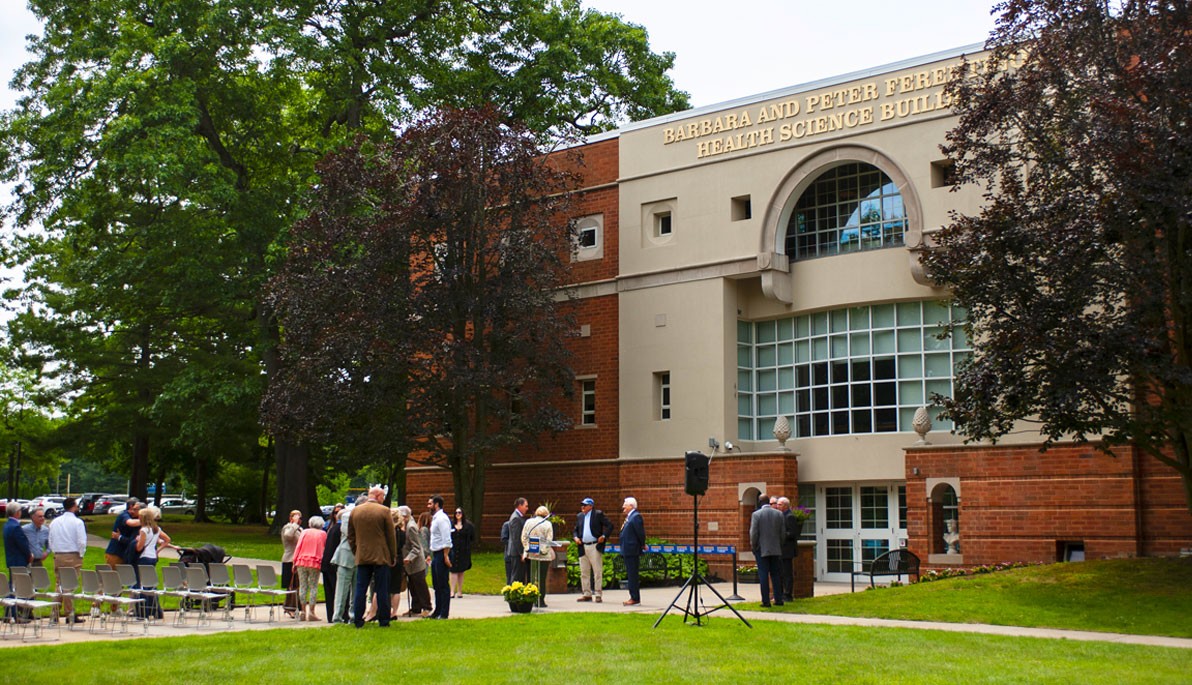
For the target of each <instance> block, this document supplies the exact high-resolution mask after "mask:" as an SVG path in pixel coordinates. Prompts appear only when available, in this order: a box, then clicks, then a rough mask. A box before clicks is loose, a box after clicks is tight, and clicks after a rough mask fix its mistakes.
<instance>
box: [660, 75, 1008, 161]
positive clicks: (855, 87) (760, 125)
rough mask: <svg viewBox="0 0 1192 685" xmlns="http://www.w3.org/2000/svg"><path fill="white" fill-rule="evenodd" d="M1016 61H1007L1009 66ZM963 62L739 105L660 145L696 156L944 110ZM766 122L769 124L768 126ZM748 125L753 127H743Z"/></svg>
mask: <svg viewBox="0 0 1192 685" xmlns="http://www.w3.org/2000/svg"><path fill="white" fill-rule="evenodd" d="M967 64H968V69H967V71H966V72H964V73H965V74H966V75H968V76H974V75H981V74H983V73H985V72H986V71H987V70H988V69H989V59H988V57H986V56H980V57H977V58H976V59H973V60H970V61H969V62H968V63H967ZM1013 67H1014V64H1011V65H1009V68H1013ZM961 73H962V72H961V63H960V62H959V61H957V62H954V63H952V64H948V65H944V66H939V67H933V68H930V69H921V70H919V71H913V72H910V73H905V74H899V75H896V76H889V77H878V78H876V79H875V80H872V81H865V82H861V83H854V84H849V85H845V86H841V87H835V88H828V89H825V90H817V91H814V92H809V93H805V94H802V95H799V96H796V97H791V98H789V99H787V100H784V101H781V102H768V103H765V104H761V105H758V106H757V107H756V109H748V108H747V109H740V110H738V111H736V112H724V113H720V114H717V115H716V116H712V117H706V118H704V119H698V120H696V121H691V122H686V123H682V124H676V125H674V126H669V127H666V128H664V129H663V130H662V144H663V145H671V144H673V143H682V142H685V141H698V142H697V143H696V156H697V157H698V158H700V159H703V158H706V157H714V156H716V155H723V154H727V153H730V152H736V151H740V150H748V149H752V148H757V147H762V146H764V145H770V144H773V143H776V142H789V141H793V140H801V139H805V138H809V137H812V136H819V135H825V134H830V133H837V132H844V131H850V130H852V129H857V128H862V127H866V126H869V125H872V124H875V123H878V122H880V123H894V122H897V121H899V120H902V119H907V118H910V117H916V116H920V115H926V114H932V113H935V114H937V115H938V114H941V113H946V112H947V111H948V110H949V109H950V107H951V104H952V103H951V101H950V99H949V98H948V96H947V95H946V94H945V93H944V86H946V85H947V84H948V83H949V82H950V81H952V80H954V79H956V78H959V77H960V76H961ZM767 124H768V126H767ZM745 129H751V130H745Z"/></svg>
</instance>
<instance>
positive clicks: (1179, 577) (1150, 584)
mask: <svg viewBox="0 0 1192 685" xmlns="http://www.w3.org/2000/svg"><path fill="white" fill-rule="evenodd" d="M91 518H92V521H91V522H90V523H89V524H88V526H89V530H90V531H91V532H92V533H95V534H99V535H103V536H106V535H107V534H108V532H109V531H110V530H111V527H112V520H113V517H110V516H104V517H98V516H97V517H91ZM163 527H164V528H165V530H166V531H167V532H169V533H170V535H171V536H173V538H174V540H175V541H176V542H177V543H178V544H180V545H183V546H196V545H199V544H202V543H204V542H212V543H214V544H218V545H221V546H223V547H224V548H225V549H226V550H227V551H228V553H229V554H232V555H234V556H238V557H248V558H254V559H272V560H277V559H280V558H281V541H280V539H278V538H277V537H276V536H273V535H270V534H269V532H268V530H267V529H266V528H265V527H264V526H231V525H227V524H196V523H191V522H187V521H182V520H176V518H175V517H167V519H166V521H165V522H164V523H163ZM102 559H103V556H102V554H100V553H99V550H89V551H88V555H87V559H86V563H87V566H88V567H90V566H93V565H94V563H95V562H97V561H102ZM472 562H473V566H472V570H470V571H468V573H467V574H466V575H465V577H464V592H465V593H466V594H497V593H499V592H500V590H501V587H502V586H503V585H504V580H505V566H504V560H503V558H502V555H501V554H500V553H499V552H477V553H475V554H473V556H472ZM428 580H429V579H428ZM1189 588H1192V559H1116V560H1104V561H1086V562H1080V563H1072V564H1049V565H1045V566H1034V567H1029V568H1023V569H1015V570H1011V571H1002V572H999V573H992V574H986V575H979V576H972V577H968V578H952V579H948V580H941V581H937V582H933V583H921V584H916V585H912V586H906V587H895V588H888V589H879V590H872V591H866V592H857V593H856V594H845V595H833V596H829V597H818V598H815V599H805V600H798V601H796V602H794V603H792V604H787V605H786V607H784V608H783V609H777V608H776V609H774V610H775V611H779V610H785V611H790V612H794V613H804V614H831V615H841V616H865V617H873V618H894V619H906V620H930V621H945V622H954V623H991V624H996V625H1019V626H1031V627H1050V628H1066V629H1072V630H1095V631H1103V632H1118V633H1130V634H1143V635H1170V636H1174V637H1192V591H1189ZM738 606H739V607H741V608H746V609H753V608H757V604H749V603H746V604H743V605H738Z"/></svg>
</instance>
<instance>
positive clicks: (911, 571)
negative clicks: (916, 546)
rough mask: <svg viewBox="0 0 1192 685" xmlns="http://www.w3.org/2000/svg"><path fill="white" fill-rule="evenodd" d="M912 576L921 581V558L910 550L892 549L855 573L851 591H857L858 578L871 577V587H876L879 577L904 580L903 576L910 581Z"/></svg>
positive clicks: (850, 587) (850, 581) (850, 580)
mask: <svg viewBox="0 0 1192 685" xmlns="http://www.w3.org/2000/svg"><path fill="white" fill-rule="evenodd" d="M911 575H914V576H915V580H916V581H917V580H919V557H917V556H915V555H914V553H912V552H910V551H909V550H905V549H892V550H890V551H889V552H884V553H882V554H879V555H878V556H877V558H876V559H874V560H873V561H871V562H868V563H862V564H861V570H860V571H853V575H852V578H850V579H849V589H850V591H853V592H855V591H856V590H857V576H869V587H876V585H874V578H877V577H879V576H897V577H898V579H899V580H902V577H903V576H906V577H907V578H908V579H909V578H910V577H911Z"/></svg>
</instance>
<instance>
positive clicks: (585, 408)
mask: <svg viewBox="0 0 1192 685" xmlns="http://www.w3.org/2000/svg"><path fill="white" fill-rule="evenodd" d="M580 407H581V409H580V425H582V426H595V425H596V379H594V378H593V379H589V380H585V381H580Z"/></svg>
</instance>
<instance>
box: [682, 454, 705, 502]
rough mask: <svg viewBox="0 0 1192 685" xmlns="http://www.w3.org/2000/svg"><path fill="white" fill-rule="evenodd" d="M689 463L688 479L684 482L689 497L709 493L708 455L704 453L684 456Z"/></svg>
mask: <svg viewBox="0 0 1192 685" xmlns="http://www.w3.org/2000/svg"><path fill="white" fill-rule="evenodd" d="M683 456H684V458H685V459H686V462H687V478H686V480H685V482H684V485H685V488H686V490H687V494H688V495H702V494H704V493H706V492H707V491H708V463H709V462H710V461H711V460H710V459H708V455H706V454H704V453H703V452H688V453H686V454H684V455H683Z"/></svg>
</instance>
